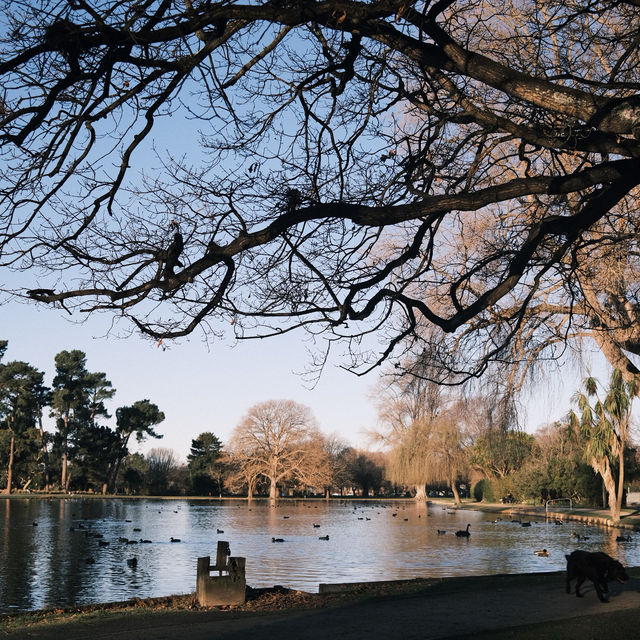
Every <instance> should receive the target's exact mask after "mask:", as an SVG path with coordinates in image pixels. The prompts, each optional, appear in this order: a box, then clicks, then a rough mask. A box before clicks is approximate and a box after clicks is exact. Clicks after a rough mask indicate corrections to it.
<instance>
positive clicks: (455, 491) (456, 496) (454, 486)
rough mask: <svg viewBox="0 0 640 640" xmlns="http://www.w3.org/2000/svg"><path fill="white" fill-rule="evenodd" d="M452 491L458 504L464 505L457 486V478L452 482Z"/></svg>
mask: <svg viewBox="0 0 640 640" xmlns="http://www.w3.org/2000/svg"><path fill="white" fill-rule="evenodd" d="M451 491H453V499H454V500H455V502H456V504H457V505H458V506H460V505H461V504H462V500H460V492H459V491H458V485H457V484H456V481H455V478H454V479H453V480H452V481H451Z"/></svg>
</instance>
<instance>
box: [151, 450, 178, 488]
mask: <svg viewBox="0 0 640 640" xmlns="http://www.w3.org/2000/svg"><path fill="white" fill-rule="evenodd" d="M146 462H147V465H148V467H147V482H148V484H149V490H150V491H151V493H153V494H156V495H162V494H165V493H167V491H168V490H169V486H170V482H171V476H172V474H173V473H174V472H175V471H176V469H177V468H178V457H177V456H176V453H175V451H174V450H173V449H167V448H166V447H154V448H153V449H151V450H150V451H149V453H147V455H146Z"/></svg>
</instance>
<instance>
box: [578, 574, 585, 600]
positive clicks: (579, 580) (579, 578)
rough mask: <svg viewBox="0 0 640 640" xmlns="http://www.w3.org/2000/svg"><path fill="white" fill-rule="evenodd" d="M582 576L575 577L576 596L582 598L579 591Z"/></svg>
mask: <svg viewBox="0 0 640 640" xmlns="http://www.w3.org/2000/svg"><path fill="white" fill-rule="evenodd" d="M584 580H585V578H584V576H578V578H577V579H576V596H577V597H578V598H582V594H581V593H580V585H581V584H582V583H583V582H584Z"/></svg>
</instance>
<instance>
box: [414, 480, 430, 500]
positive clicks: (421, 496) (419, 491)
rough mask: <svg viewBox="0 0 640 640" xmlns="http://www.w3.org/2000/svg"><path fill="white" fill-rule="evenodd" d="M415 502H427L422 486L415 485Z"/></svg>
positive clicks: (425, 491)
mask: <svg viewBox="0 0 640 640" xmlns="http://www.w3.org/2000/svg"><path fill="white" fill-rule="evenodd" d="M414 499H415V501H416V502H426V501H427V489H426V487H425V485H423V484H417V485H416V497H415V498H414Z"/></svg>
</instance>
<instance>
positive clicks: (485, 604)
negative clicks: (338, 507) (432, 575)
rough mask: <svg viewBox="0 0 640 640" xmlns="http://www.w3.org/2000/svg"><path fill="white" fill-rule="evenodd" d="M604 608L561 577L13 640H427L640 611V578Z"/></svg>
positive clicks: (94, 626)
mask: <svg viewBox="0 0 640 640" xmlns="http://www.w3.org/2000/svg"><path fill="white" fill-rule="evenodd" d="M610 590H611V597H610V602H609V603H607V604H603V603H601V602H600V601H599V600H598V599H597V597H596V594H595V592H594V590H593V587H592V586H591V585H589V586H586V588H585V589H584V592H585V595H584V598H576V597H575V595H573V594H571V595H567V594H566V593H565V592H564V576H563V574H562V573H553V574H536V575H533V576H492V577H479V578H463V579H453V580H451V581H447V582H446V583H444V584H442V585H438V586H435V587H431V588H429V589H427V590H425V591H422V592H420V593H414V594H409V595H401V596H381V597H375V598H371V599H367V600H364V601H358V602H351V603H345V604H343V605H340V606H334V607H328V608H321V609H310V610H296V609H293V610H287V611H284V612H269V613H264V612H238V611H233V610H229V611H218V610H212V611H177V612H170V613H162V612H158V613H145V614H136V615H129V616H124V617H119V616H113V617H112V616H109V617H106V618H104V619H101V620H100V619H98V620H96V619H94V620H85V621H82V619H81V618H80V619H78V620H71V621H69V622H65V623H56V622H50V623H47V624H44V625H42V624H40V625H37V626H34V627H31V628H29V629H27V630H25V631H22V632H13V633H11V632H9V633H7V632H6V631H5V632H3V631H2V630H1V629H0V637H1V638H7V639H11V640H17V639H18V638H20V639H23V638H39V639H42V640H60V638H64V640H80V639H83V640H84V639H86V640H120V639H122V640H125V639H126V640H185V639H186V640H240V639H242V640H246V639H247V638H258V639H262V638H264V639H278V640H298V639H303V640H327V639H330V640H360V639H367V640H377V639H380V640H382V639H384V640H388V639H389V638H398V639H401V640H414V639H415V640H418V639H420V640H427V639H435V638H452V637H455V636H458V635H465V634H472V633H474V632H476V633H477V632H479V631H488V630H494V629H502V628H506V627H511V626H518V625H523V624H533V623H539V622H545V621H549V620H558V619H563V618H572V617H579V616H583V615H590V614H596V613H599V612H602V611H614V610H620V609H631V608H634V609H636V610H638V611H640V577H639V575H638V574H636V575H635V576H634V577H632V579H631V580H630V581H629V582H628V583H627V584H626V585H619V584H617V583H616V584H611V585H610Z"/></svg>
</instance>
